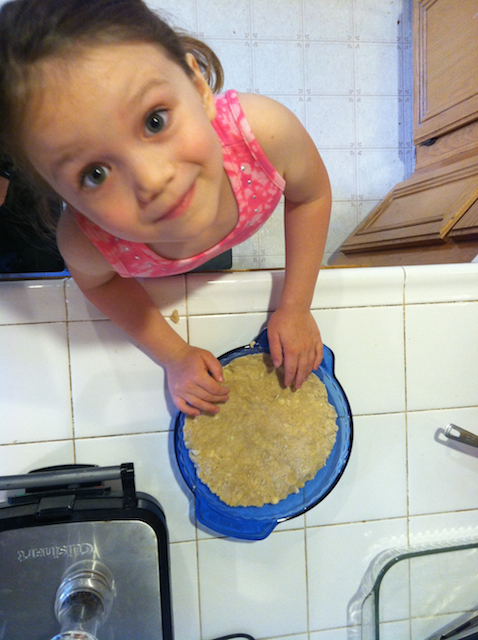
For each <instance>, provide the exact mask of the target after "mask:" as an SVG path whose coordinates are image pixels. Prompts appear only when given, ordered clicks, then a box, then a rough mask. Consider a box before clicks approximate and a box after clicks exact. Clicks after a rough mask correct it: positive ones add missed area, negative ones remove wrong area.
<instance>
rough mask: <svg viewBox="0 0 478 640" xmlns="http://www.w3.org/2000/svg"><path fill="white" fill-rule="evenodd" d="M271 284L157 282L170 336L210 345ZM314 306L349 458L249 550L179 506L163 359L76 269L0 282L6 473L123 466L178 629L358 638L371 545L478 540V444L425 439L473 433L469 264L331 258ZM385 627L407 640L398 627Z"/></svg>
mask: <svg viewBox="0 0 478 640" xmlns="http://www.w3.org/2000/svg"><path fill="white" fill-rule="evenodd" d="M281 278H282V272H280V271H272V272H268V271H264V272H249V273H247V272H242V273H229V274H223V275H217V274H192V275H188V276H179V277H177V278H174V279H172V281H170V282H169V283H168V284H167V285H166V286H164V285H165V283H163V285H162V291H160V290H159V289H158V286H159V285H158V283H156V284H154V285H153V289H154V292H155V296H156V299H157V300H158V301H159V300H161V303H160V306H161V307H162V309H163V312H164V313H165V314H166V315H170V314H171V313H172V311H173V310H174V309H177V310H178V311H179V313H180V322H179V324H177V325H174V326H175V327H176V329H177V331H179V332H180V333H181V335H183V336H184V337H187V336H189V340H190V342H191V343H194V344H197V345H201V346H203V347H206V348H209V349H210V350H212V351H213V353H215V354H216V355H220V354H221V353H223V352H225V351H227V350H229V349H231V348H234V347H236V346H240V345H242V344H246V343H249V342H250V341H251V339H252V338H254V336H255V335H256V334H257V333H258V331H259V330H260V328H261V327H262V325H263V323H264V322H265V321H266V319H267V314H268V310H270V309H273V308H274V306H275V304H276V303H277V289H278V284H279V281H280V279H281ZM313 308H314V314H315V316H316V318H317V320H318V323H319V326H320V328H321V331H322V335H323V339H324V342H325V343H326V344H327V345H328V346H329V347H330V348H331V349H332V350H333V351H334V353H335V356H336V375H337V377H338V379H339V380H340V382H341V383H342V385H343V387H344V389H345V392H346V394H347V396H348V399H349V401H350V404H351V407H352V411H353V414H354V426H355V439H354V445H353V451H352V456H351V459H350V462H349V465H348V467H347V469H346V471H345V474H344V476H343V477H342V479H341V480H340V481H339V483H338V485H337V486H336V487H335V489H334V490H333V491H332V493H331V494H330V495H329V496H328V497H327V498H326V499H325V500H324V501H323V502H322V503H320V504H319V505H317V506H316V507H315V508H314V509H312V510H311V511H310V512H309V513H307V515H306V516H305V517H299V518H297V519H294V520H291V521H290V522H289V523H285V524H282V525H279V527H277V529H276V530H275V531H274V533H272V534H271V535H270V536H269V538H267V539H266V540H264V541H261V542H255V543H249V544H248V543H244V542H237V541H233V540H229V539H221V538H217V537H215V536H214V535H213V534H212V533H211V532H208V531H204V530H203V529H202V528H201V527H198V528H197V527H196V526H195V522H194V516H192V519H191V518H190V512H191V509H190V495H189V493H188V491H187V489H186V488H185V486H184V483H183V482H182V480H181V479H180V477H179V473H178V469H177V466H176V462H175V458H174V455H173V454H172V447H171V445H172V442H171V438H172V431H171V427H172V415H173V413H172V407H171V403H170V402H169V400H168V398H167V397H166V396H165V393H164V376H163V371H162V369H161V368H160V367H158V366H157V365H155V364H154V363H153V362H152V361H151V360H150V359H149V358H148V357H146V356H145V355H144V354H143V353H141V352H140V351H139V350H138V349H137V348H136V347H134V346H133V345H131V344H130V343H129V342H128V340H127V339H126V338H125V336H124V335H123V334H122V333H121V332H120V331H119V330H118V329H116V328H115V326H114V325H112V323H111V322H110V321H108V320H105V319H104V318H102V317H101V316H99V315H98V313H97V312H96V311H95V310H94V309H93V308H91V307H90V306H89V305H88V304H87V303H86V302H85V300H84V299H83V297H82V295H81V294H80V293H79V291H78V290H77V288H76V286H75V285H74V284H73V283H72V281H71V280H69V279H67V280H47V281H29V282H4V283H0V354H1V357H0V425H1V429H0V443H1V444H0V474H1V475H9V474H18V473H24V472H27V471H29V470H31V469H33V468H38V467H42V466H45V465H51V464H64V463H70V462H82V463H94V464H99V465H116V464H120V463H121V462H127V461H132V462H134V464H135V469H136V475H137V485H138V489H139V490H141V491H146V492H148V493H151V494H152V495H154V496H155V497H156V498H157V499H158V500H159V501H160V503H161V504H162V505H163V508H164V510H165V512H166V517H167V521H168V526H169V531H170V537H171V557H172V575H173V587H174V591H173V599H174V612H175V624H176V639H177V640H194V639H197V640H200V639H203V640H208V639H209V638H213V637H215V636H218V635H221V634H226V633H231V632H234V631H243V632H247V633H250V634H252V635H253V636H255V637H256V638H274V639H276V638H279V637H283V636H286V637H287V638H288V640H291V639H293V640H298V639H300V640H309V639H310V640H345V639H346V638H351V637H356V636H354V635H353V629H351V628H349V629H347V628H346V627H347V625H349V624H351V622H352V621H351V620H348V606H349V603H350V601H351V599H352V598H353V596H354V593H355V592H356V591H357V589H358V587H359V583H360V580H361V577H362V575H363V574H364V572H365V570H366V568H367V566H368V565H369V563H370V561H371V560H372V558H373V557H374V556H375V555H376V554H377V553H378V552H379V551H381V550H382V549H387V548H390V547H395V546H403V545H406V544H408V543H411V544H415V543H417V542H424V541H427V540H431V539H449V538H456V537H467V536H470V535H473V536H477V535H478V492H477V490H476V486H477V479H478V459H477V457H476V454H475V453H474V452H473V451H472V450H471V451H470V452H468V453H466V452H464V451H458V450H456V449H454V448H453V447H450V446H446V445H445V444H442V443H440V442H438V441H437V440H436V439H435V434H436V432H437V430H438V429H440V428H444V427H445V426H446V425H447V424H448V423H449V422H453V423H455V424H458V425H460V426H462V427H464V428H466V429H468V430H470V431H475V432H478V384H477V380H478V332H477V328H478V265H446V266H443V267H407V268H400V267H393V268H381V269H337V270H336V269H326V270H323V271H322V273H321V274H320V277H319V283H318V286H317V291H316V295H315V298H314V303H313ZM186 309H187V312H186ZM1 497H3V496H1ZM192 512H193V511H192ZM392 618H393V616H392ZM389 629H390V630H391V631H390V633H391V636H390V638H393V640H415V638H411V637H410V635H409V626H408V623H401V622H393V623H391V624H390V626H389ZM308 634H310V635H308ZM424 635H426V634H425V633H424V632H423V629H422V635H421V636H417V638H416V640H418V638H419V637H424Z"/></svg>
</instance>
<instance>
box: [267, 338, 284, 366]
mask: <svg viewBox="0 0 478 640" xmlns="http://www.w3.org/2000/svg"><path fill="white" fill-rule="evenodd" d="M267 339H268V341H269V351H270V354H271V358H272V362H273V363H274V367H280V366H281V364H282V362H283V355H282V343H281V341H280V338H279V334H277V333H272V332H271V333H270V334H269V333H268V334H267Z"/></svg>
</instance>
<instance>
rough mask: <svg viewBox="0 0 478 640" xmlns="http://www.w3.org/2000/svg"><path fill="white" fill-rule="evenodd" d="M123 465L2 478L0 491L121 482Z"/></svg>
mask: <svg viewBox="0 0 478 640" xmlns="http://www.w3.org/2000/svg"><path fill="white" fill-rule="evenodd" d="M122 470H123V465H119V466H116V467H87V468H84V469H57V470H55V471H40V472H38V473H26V474H24V475H20V476H0V491H10V490H15V489H34V488H40V487H54V486H58V485H63V484H78V483H81V484H82V483H85V482H101V481H103V480H119V479H120V478H121V477H122Z"/></svg>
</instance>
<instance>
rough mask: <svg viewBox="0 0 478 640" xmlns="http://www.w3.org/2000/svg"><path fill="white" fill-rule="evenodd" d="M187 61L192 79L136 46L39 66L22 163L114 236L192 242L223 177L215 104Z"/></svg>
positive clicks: (214, 206) (151, 49)
mask: <svg viewBox="0 0 478 640" xmlns="http://www.w3.org/2000/svg"><path fill="white" fill-rule="evenodd" d="M188 63H189V64H190V66H191V68H192V69H193V71H194V77H193V78H190V77H188V76H187V75H186V73H185V72H184V70H182V69H181V68H180V67H179V66H178V65H177V64H176V63H175V62H173V61H172V60H171V59H170V58H168V57H167V55H166V54H165V53H164V52H163V50H162V49H161V48H160V47H157V46H154V45H152V44H144V43H140V44H137V43H133V44H131V43H126V44H124V43H123V44H115V45H105V46H98V47H96V48H92V49H91V50H90V51H88V52H87V53H85V54H84V55H80V56H79V57H78V58H77V59H75V60H70V59H66V60H64V59H61V60H53V59H52V60H48V61H45V62H43V63H42V66H41V69H40V70H41V72H42V80H43V82H42V85H41V86H42V91H41V95H40V92H37V94H38V95H34V96H33V99H32V100H31V101H30V104H29V108H28V110H27V114H26V118H25V122H26V123H27V124H26V130H25V138H24V141H25V148H26V152H27V155H28V158H29V160H30V162H31V163H32V164H33V166H34V168H35V169H36V170H37V171H38V173H39V174H40V175H41V176H42V177H43V178H44V179H45V180H46V181H47V182H48V183H49V184H50V186H51V187H52V188H53V189H54V190H55V191H56V193H58V194H59V195H60V196H61V197H62V198H63V199H64V200H65V201H66V202H67V203H68V204H70V205H71V206H72V207H73V208H74V209H76V210H78V211H80V212H81V213H82V214H83V215H84V216H86V217H87V218H88V219H90V220H91V221H93V222H96V223H97V224H98V225H99V226H100V227H102V228H103V229H105V230H106V231H108V232H109V233H112V234H113V235H115V236H118V237H120V238H122V239H125V240H131V241H136V242H145V243H150V244H154V243H159V244H160V245H162V244H163V243H180V244H181V243H190V242H191V243H193V244H194V241H195V239H197V238H198V237H199V236H200V234H201V233H203V232H204V230H205V229H207V228H210V226H211V225H212V224H213V223H214V219H215V216H216V215H217V212H218V210H219V203H220V198H221V193H224V190H225V189H226V183H227V177H226V174H225V172H224V169H223V163H222V151H221V146H220V142H219V138H218V137H217V134H216V132H215V131H214V129H213V127H212V125H211V121H212V120H213V119H214V117H215V114H216V112H215V107H214V100H213V96H212V93H211V90H210V89H209V87H208V86H207V83H206V81H205V80H204V78H203V76H202V75H201V73H200V72H199V70H198V68H197V65H196V61H195V60H194V58H193V57H192V56H188ZM177 246H179V245H177Z"/></svg>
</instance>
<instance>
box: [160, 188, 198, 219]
mask: <svg viewBox="0 0 478 640" xmlns="http://www.w3.org/2000/svg"><path fill="white" fill-rule="evenodd" d="M195 187H196V183H193V185H192V187H190V188H189V189H188V190H187V191H186V193H185V194H184V196H183V197H182V198H181V200H180V201H179V202H178V203H177V204H176V205H174V207H173V208H172V209H170V210H169V211H167V212H166V214H165V215H164V216H161V218H160V220H161V222H162V221H163V220H174V218H179V217H180V216H182V215H183V213H185V211H186V210H187V209H188V208H189V205H190V204H191V201H192V199H193V197H194V191H195Z"/></svg>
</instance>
